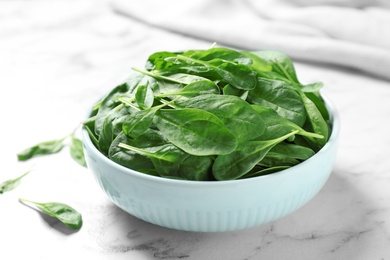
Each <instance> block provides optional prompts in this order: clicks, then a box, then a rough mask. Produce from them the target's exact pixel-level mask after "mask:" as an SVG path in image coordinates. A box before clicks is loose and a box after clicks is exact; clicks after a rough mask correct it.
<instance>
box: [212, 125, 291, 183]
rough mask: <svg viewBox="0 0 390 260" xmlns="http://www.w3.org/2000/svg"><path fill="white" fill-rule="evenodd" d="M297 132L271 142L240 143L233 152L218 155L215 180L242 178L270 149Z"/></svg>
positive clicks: (214, 170) (214, 167)
mask: <svg viewBox="0 0 390 260" xmlns="http://www.w3.org/2000/svg"><path fill="white" fill-rule="evenodd" d="M297 132H298V131H293V132H291V133H289V134H287V135H284V136H282V137H279V138H276V139H273V140H267V141H247V142H242V143H240V144H239V145H238V147H237V149H236V150H235V151H234V152H232V153H230V154H226V155H218V156H217V158H216V159H215V162H214V164H213V175H214V177H215V179H217V180H235V179H238V178H240V177H242V176H244V175H245V174H246V173H248V172H249V171H250V170H251V169H253V167H255V165H256V164H258V163H259V162H260V161H261V160H262V159H263V158H264V157H265V156H266V154H267V153H268V152H269V150H270V149H272V147H274V146H275V145H276V144H278V143H280V142H282V141H283V140H285V139H287V138H288V137H290V136H292V135H294V134H296V133H297Z"/></svg>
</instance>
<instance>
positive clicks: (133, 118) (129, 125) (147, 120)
mask: <svg viewBox="0 0 390 260" xmlns="http://www.w3.org/2000/svg"><path fill="white" fill-rule="evenodd" d="M156 111H157V110H156V109H147V110H140V111H137V112H135V113H133V114H131V115H128V116H126V118H125V119H124V122H123V124H122V130H123V132H124V133H125V134H126V135H127V136H129V137H132V138H137V137H138V136H140V135H142V134H143V133H144V132H145V131H146V130H147V129H148V128H149V127H150V126H151V124H152V123H153V118H154V115H155V114H156Z"/></svg>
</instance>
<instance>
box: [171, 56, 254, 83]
mask: <svg viewBox="0 0 390 260" xmlns="http://www.w3.org/2000/svg"><path fill="white" fill-rule="evenodd" d="M177 58H178V59H180V60H182V61H185V62H189V63H194V64H201V65H203V66H204V67H206V68H209V69H211V70H213V71H215V72H216V73H217V74H218V75H219V76H220V78H221V79H222V80H224V81H226V83H229V84H231V85H232V86H234V87H235V88H238V89H244V90H250V89H253V88H255V86H256V84H257V79H256V73H255V72H254V71H253V70H251V69H250V68H249V67H248V66H246V65H243V64H237V63H233V62H229V61H224V60H221V59H214V60H211V61H202V60H197V59H193V58H189V57H185V56H182V55H178V56H177Z"/></svg>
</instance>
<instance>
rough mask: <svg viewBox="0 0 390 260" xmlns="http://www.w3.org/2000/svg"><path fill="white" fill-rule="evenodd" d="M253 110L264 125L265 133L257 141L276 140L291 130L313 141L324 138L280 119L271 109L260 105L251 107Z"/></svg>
mask: <svg viewBox="0 0 390 260" xmlns="http://www.w3.org/2000/svg"><path fill="white" fill-rule="evenodd" d="M252 107H253V109H255V110H256V112H257V113H258V114H259V115H260V117H261V118H262V120H263V122H264V124H265V125H266V129H265V132H264V134H263V135H262V136H260V137H259V138H258V139H261V140H269V139H274V138H277V137H278V136H282V135H285V134H287V133H289V132H291V131H292V130H297V131H298V132H297V134H299V135H303V136H306V137H308V138H310V139H311V140H313V138H319V139H321V138H324V137H323V136H322V135H320V134H317V133H312V132H308V131H306V130H305V129H303V128H301V127H299V126H298V125H296V124H294V123H293V122H291V121H289V120H287V119H285V118H283V117H281V116H280V115H279V114H278V113H276V112H275V110H273V109H272V108H268V107H263V106H260V105H252Z"/></svg>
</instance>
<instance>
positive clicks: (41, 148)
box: [17, 136, 68, 161]
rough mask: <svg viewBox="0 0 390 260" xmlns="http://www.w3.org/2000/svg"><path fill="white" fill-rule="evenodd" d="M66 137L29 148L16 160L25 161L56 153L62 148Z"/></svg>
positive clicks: (19, 154)
mask: <svg viewBox="0 0 390 260" xmlns="http://www.w3.org/2000/svg"><path fill="white" fill-rule="evenodd" d="M67 137H68V136H66V137H64V138H61V139H58V140H51V141H45V142H42V143H38V144H36V145H34V146H31V147H29V148H27V149H25V150H23V151H21V152H20V153H18V154H17V156H18V160H19V161H27V160H29V159H31V158H33V157H38V156H44V155H49V154H54V153H58V152H60V151H61V150H62V148H64V146H65V145H64V140H65V139H66V138H67Z"/></svg>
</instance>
